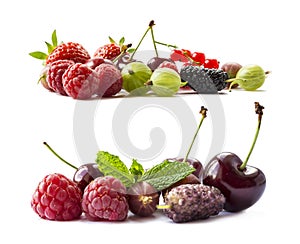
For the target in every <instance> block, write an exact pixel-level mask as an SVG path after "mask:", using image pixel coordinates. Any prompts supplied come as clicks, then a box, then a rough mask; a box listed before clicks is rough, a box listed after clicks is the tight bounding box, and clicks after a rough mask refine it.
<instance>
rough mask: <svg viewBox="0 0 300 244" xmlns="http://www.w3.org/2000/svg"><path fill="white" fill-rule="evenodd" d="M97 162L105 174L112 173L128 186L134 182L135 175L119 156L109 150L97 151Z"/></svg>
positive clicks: (111, 174)
mask: <svg viewBox="0 0 300 244" xmlns="http://www.w3.org/2000/svg"><path fill="white" fill-rule="evenodd" d="M96 162H97V164H98V167H99V170H100V171H101V172H102V173H103V174H104V175H105V176H106V175H110V176H113V177H115V178H117V179H119V180H120V181H121V182H122V183H123V184H124V185H125V186H126V187H129V186H131V185H132V184H133V183H134V181H135V180H134V176H133V175H132V174H131V173H130V171H129V170H128V168H127V166H126V165H125V164H124V163H123V162H122V161H121V160H120V158H119V157H118V156H115V155H112V154H110V153H108V152H104V151H99V152H98V153H97V158H96Z"/></svg>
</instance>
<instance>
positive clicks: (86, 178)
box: [73, 163, 103, 192]
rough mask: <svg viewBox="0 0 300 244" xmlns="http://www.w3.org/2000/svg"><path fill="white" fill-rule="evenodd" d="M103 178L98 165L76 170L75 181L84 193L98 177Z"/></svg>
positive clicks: (86, 165)
mask: <svg viewBox="0 0 300 244" xmlns="http://www.w3.org/2000/svg"><path fill="white" fill-rule="evenodd" d="M100 176H103V174H102V173H101V172H100V170H99V168H98V165H97V164H96V163H89V164H83V165H81V166H80V167H78V169H77V170H76V172H75V174H74V176H73V181H74V182H75V183H76V184H77V185H78V187H79V188H80V189H81V191H82V192H83V191H84V189H85V187H86V186H87V185H88V184H89V183H90V182H91V181H93V180H94V179H96V178H97V177H100Z"/></svg>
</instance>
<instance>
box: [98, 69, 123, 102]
mask: <svg viewBox="0 0 300 244" xmlns="http://www.w3.org/2000/svg"><path fill="white" fill-rule="evenodd" d="M95 71H96V72H97V73H98V75H99V89H98V92H97V94H98V95H99V96H103V97H111V96H113V95H115V94H117V93H118V92H119V91H121V89H122V85H123V79H122V75H121V71H120V70H119V69H117V68H116V67H115V66H114V65H111V64H101V65H99V66H98V67H96V68H95Z"/></svg>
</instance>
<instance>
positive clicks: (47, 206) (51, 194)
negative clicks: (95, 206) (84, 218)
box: [31, 173, 82, 220]
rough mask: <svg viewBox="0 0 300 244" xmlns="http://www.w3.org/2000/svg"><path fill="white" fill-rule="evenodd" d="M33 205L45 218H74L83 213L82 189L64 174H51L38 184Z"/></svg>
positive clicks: (33, 197)
mask: <svg viewBox="0 0 300 244" xmlns="http://www.w3.org/2000/svg"><path fill="white" fill-rule="evenodd" d="M31 207H32V208H33V210H34V211H35V212H36V213H37V214H38V215H39V216H40V217H41V218H43V219H49V220H73V219H76V218H79V217H80V215H81V214H82V209H81V190H80V189H79V188H78V186H77V185H76V184H75V183H74V182H73V181H71V180H70V179H68V178H67V177H65V176H64V175H62V174H57V173H55V174H49V175H47V176H45V177H44V179H43V180H42V181H41V182H40V183H39V184H38V187H37V188H36V190H35V192H34V194H33V196H32V200H31Z"/></svg>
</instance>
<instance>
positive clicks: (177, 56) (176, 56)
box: [170, 49, 189, 63]
mask: <svg viewBox="0 0 300 244" xmlns="http://www.w3.org/2000/svg"><path fill="white" fill-rule="evenodd" d="M170 58H171V59H172V60H173V61H180V62H183V63H186V62H189V59H188V58H187V57H186V56H185V55H184V53H183V51H182V50H179V49H174V50H172V52H171V54H170Z"/></svg>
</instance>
